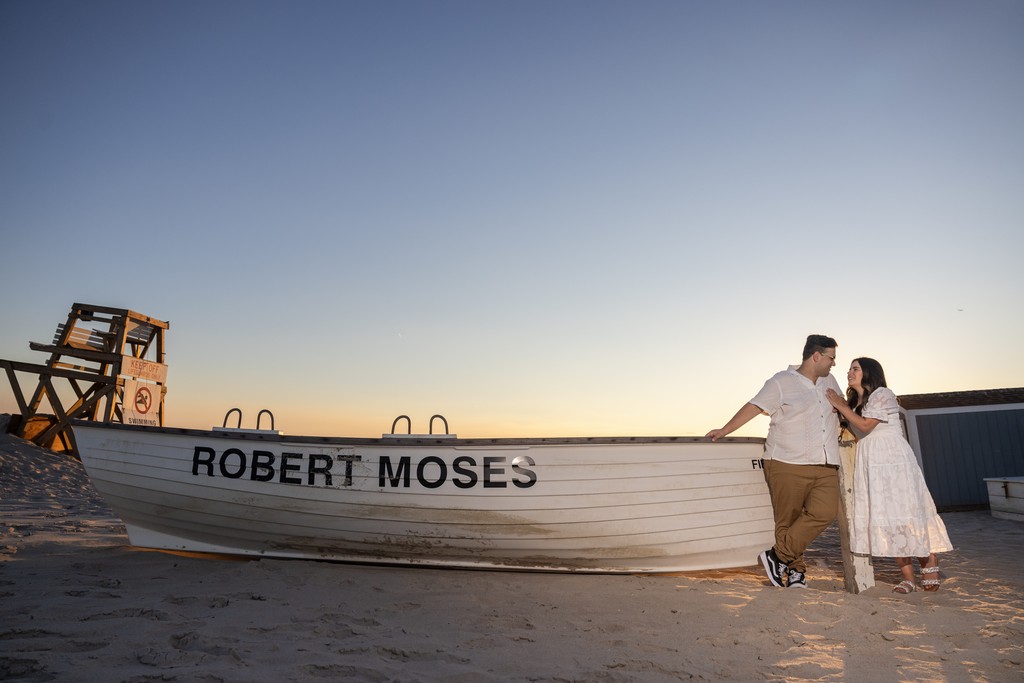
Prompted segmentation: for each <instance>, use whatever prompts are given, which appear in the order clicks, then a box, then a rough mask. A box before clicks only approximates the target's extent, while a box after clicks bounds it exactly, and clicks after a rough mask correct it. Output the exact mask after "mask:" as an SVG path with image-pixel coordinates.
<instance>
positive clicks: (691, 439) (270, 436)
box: [71, 420, 765, 446]
mask: <svg viewBox="0 0 1024 683" xmlns="http://www.w3.org/2000/svg"><path fill="white" fill-rule="evenodd" d="M71 425H72V428H74V427H83V428H91V429H102V430H110V431H128V432H143V433H145V434H165V435H177V436H196V437H202V438H216V439H239V440H243V441H274V442H283V443H307V444H321V445H338V446H571V445H614V444H620V445H621V444H680V443H702V444H706V445H715V444H723V443H759V444H763V443H765V439H764V438H763V437H755V436H730V437H724V438H721V439H719V440H718V441H714V442H713V441H711V440H710V439H708V438H707V437H706V436H558V437H552V436H546V437H469V438H459V437H457V436H447V435H432V434H411V435H400V434H395V435H387V436H381V437H379V438H374V437H352V436H312V435H300V434H281V433H280V432H276V431H270V430H267V431H266V432H265V433H260V432H257V431H255V430H239V431H229V430H221V429H219V428H217V427H214V428H211V429H195V428H190V427H153V426H149V425H128V424H121V423H116V422H95V421H93V420H71Z"/></svg>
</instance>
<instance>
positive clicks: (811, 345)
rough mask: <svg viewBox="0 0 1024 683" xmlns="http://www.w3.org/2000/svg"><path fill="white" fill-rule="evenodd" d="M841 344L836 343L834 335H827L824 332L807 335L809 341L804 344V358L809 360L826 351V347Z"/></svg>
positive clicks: (831, 347) (834, 346)
mask: <svg viewBox="0 0 1024 683" xmlns="http://www.w3.org/2000/svg"><path fill="white" fill-rule="evenodd" d="M837 346H839V344H836V340H835V339H833V338H832V337H826V336H825V335H823V334H812V335H809V336H808V337H807V343H806V344H804V356H803V360H807V359H808V358H810V357H811V356H813V355H814V354H816V353H825V350H826V349H834V348H836V347H837Z"/></svg>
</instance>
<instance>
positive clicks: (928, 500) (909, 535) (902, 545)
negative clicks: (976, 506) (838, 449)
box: [850, 387, 953, 557]
mask: <svg viewBox="0 0 1024 683" xmlns="http://www.w3.org/2000/svg"><path fill="white" fill-rule="evenodd" d="M899 413H900V410H899V404H898V403H897V402H896V395H895V394H893V393H892V391H891V390H889V389H888V388H886V387H880V388H878V389H875V390H874V391H873V392H871V395H870V396H869V397H868V402H867V404H866V405H865V406H864V410H863V413H862V414H863V416H864V417H870V418H874V419H876V420H881V422H880V423H879V424H878V425H877V426H876V427H875V428H874V429H872V430H871V432H869V433H868V434H867V435H864V434H862V433H858V432H857V430H854V433H856V435H857V437H858V438H859V440H858V441H857V460H856V464H855V465H854V468H853V538H852V540H851V543H850V546H851V549H852V550H853V552H855V553H860V554H864V555H874V556H876V557H927V556H928V555H929V554H931V553H940V552H945V551H948V550H952V549H953V545H952V544H951V543H950V542H949V536H948V535H947V534H946V525H945V524H943V523H942V519H941V518H940V517H939V515H938V513H937V512H936V511H935V502H934V501H933V500H932V496H931V493H929V492H928V487H927V485H926V484H925V482H924V474H922V472H921V468H920V466H919V465H918V464H917V458H916V456H915V455H914V451H913V449H911V447H910V444H909V443H907V440H906V438H904V436H903V428H902V426H901V425H900V414H899Z"/></svg>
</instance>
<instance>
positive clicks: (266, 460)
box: [249, 451, 277, 481]
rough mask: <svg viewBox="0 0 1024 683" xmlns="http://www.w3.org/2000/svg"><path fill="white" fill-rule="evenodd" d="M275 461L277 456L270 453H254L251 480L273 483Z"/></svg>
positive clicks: (250, 472) (250, 473)
mask: <svg viewBox="0 0 1024 683" xmlns="http://www.w3.org/2000/svg"><path fill="white" fill-rule="evenodd" d="M275 460H277V456H276V455H274V454H273V453H271V452H270V451H253V452H252V468H250V470H249V478H250V479H252V480H253V481H272V480H273V479H274V461H275Z"/></svg>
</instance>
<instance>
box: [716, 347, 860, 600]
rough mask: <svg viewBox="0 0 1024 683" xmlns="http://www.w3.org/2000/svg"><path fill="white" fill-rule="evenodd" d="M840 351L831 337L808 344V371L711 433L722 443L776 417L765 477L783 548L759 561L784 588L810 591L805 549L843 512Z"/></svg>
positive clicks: (788, 376) (778, 545) (777, 380)
mask: <svg viewBox="0 0 1024 683" xmlns="http://www.w3.org/2000/svg"><path fill="white" fill-rule="evenodd" d="M836 346H837V344H836V340H835V339H832V338H831V337H826V336H823V335H820V334H812V335H810V336H809V337H807V343H806V344H805V345H804V351H803V362H801V363H800V365H798V366H796V365H791V366H789V368H788V369H787V370H783V371H782V372H779V373H777V374H776V375H774V376H773V377H772V378H771V379H769V380H768V381H767V382H765V383H764V386H763V387H762V388H761V391H759V392H758V393H757V396H755V397H754V398H752V399H750V402H749V403H747V404H746V405H744V406H743V407H742V408H740V409H739V411H737V413H736V415H734V416H733V418H732V419H731V420H729V421H728V422H727V423H726V424H725V426H724V427H722V428H721V429H713V430H711V431H710V432H708V434H707V436H708V437H710V438H711V440H712V441H718V440H719V439H721V438H722V437H723V436H726V435H727V434H731V433H732V432H734V431H736V430H737V429H739V428H740V427H742V426H743V425H745V424H746V423H747V422H750V420H752V419H753V418H754V416H755V415H760V414H762V413H763V414H767V415H769V416H770V417H771V423H770V424H769V425H768V438H767V440H766V443H765V453H764V478H765V481H766V482H768V494H769V495H770V496H771V500H772V509H773V510H774V513H775V546H774V547H772V548H769V549H768V550H765V551H764V552H762V553H761V554H760V555H759V556H758V558H757V559H758V561H759V562H760V563H761V564H762V565H763V566H764V569H765V573H767V575H768V580H769V581H771V582H772V585H773V586H778V587H779V588H782V587H783V586H788V587H789V588H806V587H807V581H806V578H805V574H806V572H807V565H806V563H805V562H804V550H806V549H807V546H809V545H810V544H811V542H812V541H813V540H814V539H815V538H817V537H818V534H820V533H821V532H822V531H823V530H824V529H825V528H826V527H828V525H829V524H831V523H832V521H833V520H835V518H836V515H837V514H838V510H839V416H838V414H837V413H836V412H835V410H834V409H833V408H832V405H831V404H830V403H829V402H828V399H827V398H826V396H825V392H826V391H827V390H829V389H832V390H833V391H835V392H836V393H838V394H842V390H841V389H840V388H839V383H838V382H836V379H835V377H833V376H832V375H831V371H832V366H834V365H835V364H836Z"/></svg>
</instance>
